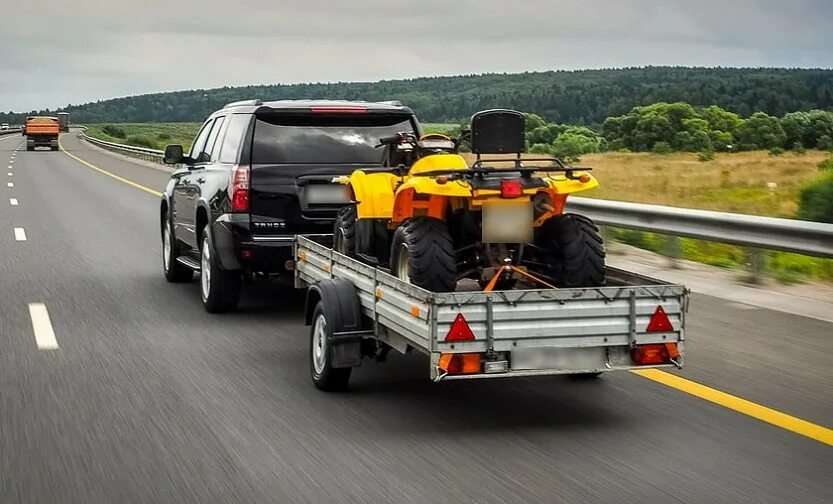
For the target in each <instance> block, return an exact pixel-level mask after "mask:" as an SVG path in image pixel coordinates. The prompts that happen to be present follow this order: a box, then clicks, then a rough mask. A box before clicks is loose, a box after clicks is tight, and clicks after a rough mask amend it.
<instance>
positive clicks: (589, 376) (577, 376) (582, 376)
mask: <svg viewBox="0 0 833 504" xmlns="http://www.w3.org/2000/svg"><path fill="white" fill-rule="evenodd" d="M567 376H569V377H570V378H571V379H573V380H595V379H596V378H599V377H601V376H602V372H601V371H596V372H594V373H573V374H570V375H567Z"/></svg>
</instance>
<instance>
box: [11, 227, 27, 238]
mask: <svg viewBox="0 0 833 504" xmlns="http://www.w3.org/2000/svg"><path fill="white" fill-rule="evenodd" d="M14 239H15V240H17V241H26V230H25V229H23V228H14Z"/></svg>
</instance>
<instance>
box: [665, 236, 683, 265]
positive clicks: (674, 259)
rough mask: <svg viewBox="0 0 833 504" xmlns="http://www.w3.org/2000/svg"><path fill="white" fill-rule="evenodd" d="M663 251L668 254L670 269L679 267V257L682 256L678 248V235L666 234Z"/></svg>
mask: <svg viewBox="0 0 833 504" xmlns="http://www.w3.org/2000/svg"><path fill="white" fill-rule="evenodd" d="M665 253H666V254H668V262H669V265H670V266H671V268H672V269H680V259H681V258H682V257H683V254H682V251H681V250H680V237H679V236H674V235H668V236H667V237H666V239H665Z"/></svg>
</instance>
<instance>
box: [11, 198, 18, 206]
mask: <svg viewBox="0 0 833 504" xmlns="http://www.w3.org/2000/svg"><path fill="white" fill-rule="evenodd" d="M9 205H11V206H17V198H9Z"/></svg>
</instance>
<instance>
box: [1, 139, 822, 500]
mask: <svg viewBox="0 0 833 504" xmlns="http://www.w3.org/2000/svg"><path fill="white" fill-rule="evenodd" d="M22 142H23V139H22V138H21V137H14V138H8V139H2V138H0V169H2V172H0V173H2V175H3V177H2V178H3V180H4V183H3V184H2V185H0V195H2V198H0V502H2V503H12V502H61V503H63V502H68V503H70V502H78V503H95V502H119V503H129V502H177V503H186V502H200V503H209V502H277V503H285V502H314V503H324V502H385V503H387V502H415V503H423V502H478V503H479V502H573V503H580V502H587V503H597V502H639V503H646V502H663V503H667V502H692V503H712V502H731V503H746V502H748V503H761V502H790V503H799V502H800V503H813V502H818V503H830V502H833V447H831V446H828V445H826V444H823V443H820V442H818V441H816V440H813V439H810V438H807V437H804V436H800V435H797V434H795V433H793V432H789V431H787V430H784V429H781V428H779V427H776V426H773V425H770V424H767V423H764V422H761V421H759V420H756V419H754V418H750V417H748V416H745V415H742V414H740V413H737V412H735V411H732V410H730V409H726V408H724V407H722V406H719V405H716V404H712V403H709V402H706V401H703V400H702V399H699V398H697V397H694V396H691V395H688V394H685V393H683V392H681V391H679V390H676V389H673V388H670V387H666V386H664V385H661V384H658V383H655V382H653V381H649V380H646V379H645V378H642V377H640V376H636V375H634V374H630V373H622V374H610V375H606V376H604V377H602V378H601V379H599V380H595V381H574V380H570V379H566V378H541V379H522V380H508V381H501V380H487V381H483V382H449V383H445V384H440V385H435V384H432V383H430V382H429V381H428V380H427V378H426V376H427V368H428V363H427V361H426V360H425V359H423V358H422V357H419V356H409V357H393V358H391V359H390V361H389V362H387V363H386V364H383V365H373V364H365V366H364V367H362V368H360V369H358V370H356V372H355V373H354V379H353V380H352V389H351V391H350V392H349V393H346V394H327V393H322V392H319V391H317V390H316V389H314V388H313V386H312V384H311V383H310V379H309V374H308V367H307V361H306V357H307V356H306V352H307V344H308V340H307V328H305V327H304V326H303V322H302V320H301V310H302V304H303V300H302V296H301V295H300V294H299V293H298V292H294V291H291V290H287V289H285V288H283V289H282V288H278V287H272V286H261V287H258V288H256V289H254V290H252V291H250V292H249V293H248V294H247V295H246V296H245V298H244V300H243V303H242V309H241V311H240V313H235V314H230V315H222V316H211V315H208V314H206V313H205V312H204V311H203V309H202V307H201V305H200V302H199V294H198V286H197V284H196V283H191V284H185V285H173V284H167V283H166V282H165V281H164V278H163V276H162V273H161V265H160V261H161V260H160V243H159V242H160V240H159V229H158V217H157V215H158V206H159V203H158V199H157V198H156V197H154V196H153V195H151V194H148V193H146V192H143V191H139V190H137V189H136V188H134V187H130V186H128V185H126V184H124V183H122V182H119V181H117V180H114V179H113V178H111V177H107V176H105V175H103V174H101V173H98V172H96V171H94V170H93V169H91V168H89V167H88V166H85V165H83V164H81V163H79V162H77V161H75V160H73V159H72V158H70V157H69V156H67V155H66V154H65V153H63V152H49V151H37V152H25V149H24V152H17V154H16V155H15V159H14V163H13V164H12V166H13V168H11V169H10V170H6V167H7V166H8V165H9V163H8V161H9V159H10V158H11V156H12V154H13V153H14V149H15V148H17V147H19V146H20V145H21V144H22ZM63 143H64V146H65V147H66V149H67V150H68V151H69V152H71V153H72V154H74V155H76V156H78V157H80V158H82V159H84V160H86V161H88V162H90V163H92V164H94V165H96V166H99V167H102V168H105V169H107V170H110V171H112V172H114V173H116V174H119V175H121V176H123V177H126V178H129V179H131V180H135V181H136V182H138V183H141V184H143V185H147V186H149V187H154V188H159V189H161V187H162V185H163V184H164V182H165V180H166V179H167V176H166V174H165V173H164V172H162V171H158V170H154V169H151V168H147V167H144V166H138V165H134V164H133V163H130V162H128V161H123V160H121V159H118V158H115V157H113V156H111V155H108V154H104V153H100V152H98V151H94V150H91V149H90V148H89V147H87V146H85V145H83V144H82V143H80V142H79V141H78V140H77V139H76V138H74V137H73V136H70V135H65V136H64V138H63ZM7 171H10V172H12V173H13V176H11V177H9V176H7ZM7 181H13V184H14V187H8V186H7ZM10 198H16V199H17V201H18V205H17V206H12V205H11V204H10V201H9V199H10ZM14 228H23V230H24V232H25V235H26V241H18V240H17V239H16V237H15V233H14V231H13V229H14ZM18 234H19V233H18ZM18 238H20V236H18ZM31 303H43V304H44V306H45V307H46V309H47V310H48V316H49V319H50V321H51V326H52V328H53V330H54V337H55V342H56V343H57V345H58V348H57V349H48V348H39V343H38V342H40V345H41V346H42V347H43V346H45V347H48V346H49V342H50V341H49V338H48V336H49V334H48V331H47V332H46V333H44V331H42V330H38V331H37V334H38V335H39V337H40V339H39V340H36V337H35V334H36V332H35V330H34V329H33V322H32V321H33V319H32V315H31V314H30V308H29V305H30V304H31ZM35 316H36V317H37V315H35ZM688 320H689V324H690V325H689V333H688V351H689V353H688V367H687V368H686V369H685V370H684V371H683V372H682V373H681V374H682V375H683V376H685V377H688V378H690V379H692V380H695V381H698V382H700V383H703V384H705V385H708V386H710V387H714V388H716V389H719V390H723V391H726V392H729V393H732V394H735V395H738V396H740V397H743V398H745V399H748V400H751V401H755V402H757V403H760V404H763V405H766V406H769V407H771V408H775V409H777V410H779V411H783V412H785V413H788V414H790V415H794V416H797V417H800V418H803V419H805V420H808V421H811V422H815V423H818V424H820V425H823V426H827V427H831V426H833V392H832V391H833V371H831V367H830V364H829V360H830V358H829V354H830V350H831V349H833V340H831V338H833V324H829V323H825V322H820V321H816V320H813V319H807V318H802V317H797V316H791V315H785V314H782V313H777V312H773V311H768V310H763V309H754V308H751V307H745V306H743V305H738V304H734V303H727V302H726V301H723V300H718V299H715V298H710V297H706V296H694V298H693V299H692V308H691V312H690V314H689V318H688Z"/></svg>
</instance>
